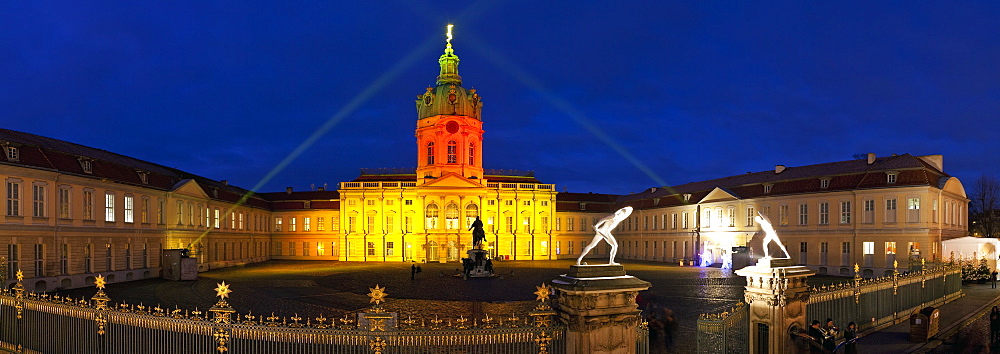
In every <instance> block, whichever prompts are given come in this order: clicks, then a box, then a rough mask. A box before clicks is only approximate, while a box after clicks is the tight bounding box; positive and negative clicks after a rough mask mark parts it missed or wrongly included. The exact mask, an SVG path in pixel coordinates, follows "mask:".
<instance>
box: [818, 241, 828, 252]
mask: <svg viewBox="0 0 1000 354" xmlns="http://www.w3.org/2000/svg"><path fill="white" fill-rule="evenodd" d="M819 251H820V252H822V253H827V252H829V251H830V243H829V242H820V243H819Z"/></svg>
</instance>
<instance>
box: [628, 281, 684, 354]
mask: <svg viewBox="0 0 1000 354" xmlns="http://www.w3.org/2000/svg"><path fill="white" fill-rule="evenodd" d="M636 303H637V304H638V305H639V309H640V310H642V319H643V321H646V324H647V326H648V327H649V352H650V353H668V352H669V351H670V350H671V349H672V348H673V346H674V332H675V331H676V330H677V319H676V318H675V317H674V311H673V310H671V309H669V308H667V307H666V306H663V304H662V303H660V301H659V299H658V298H657V297H656V295H655V294H654V293H653V291H652V290H648V291H644V292H641V293H639V295H638V296H636Z"/></svg>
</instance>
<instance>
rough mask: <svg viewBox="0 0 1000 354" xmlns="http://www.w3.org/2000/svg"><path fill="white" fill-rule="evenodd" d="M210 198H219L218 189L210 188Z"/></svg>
mask: <svg viewBox="0 0 1000 354" xmlns="http://www.w3.org/2000/svg"><path fill="white" fill-rule="evenodd" d="M212 197H213V198H216V199H218V198H219V189H218V188H212ZM216 228H218V226H216Z"/></svg>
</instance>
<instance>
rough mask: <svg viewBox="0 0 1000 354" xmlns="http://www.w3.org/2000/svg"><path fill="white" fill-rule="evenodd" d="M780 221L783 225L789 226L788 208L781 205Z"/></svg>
mask: <svg viewBox="0 0 1000 354" xmlns="http://www.w3.org/2000/svg"><path fill="white" fill-rule="evenodd" d="M778 220H780V221H781V225H788V206H787V205H779V206H778Z"/></svg>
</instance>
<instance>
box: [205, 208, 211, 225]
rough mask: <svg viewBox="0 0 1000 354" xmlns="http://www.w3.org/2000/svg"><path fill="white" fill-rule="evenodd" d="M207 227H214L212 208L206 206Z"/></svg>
mask: <svg viewBox="0 0 1000 354" xmlns="http://www.w3.org/2000/svg"><path fill="white" fill-rule="evenodd" d="M205 227H212V208H209V207H208V206H205Z"/></svg>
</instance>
